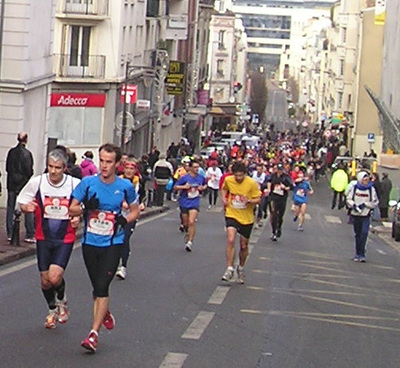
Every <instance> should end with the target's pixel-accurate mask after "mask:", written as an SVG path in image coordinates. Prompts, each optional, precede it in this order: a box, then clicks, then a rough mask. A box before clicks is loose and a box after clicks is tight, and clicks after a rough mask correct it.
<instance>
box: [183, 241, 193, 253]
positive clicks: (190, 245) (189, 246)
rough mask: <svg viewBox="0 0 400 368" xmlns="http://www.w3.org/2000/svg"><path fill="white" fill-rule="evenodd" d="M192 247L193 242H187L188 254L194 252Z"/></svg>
mask: <svg viewBox="0 0 400 368" xmlns="http://www.w3.org/2000/svg"><path fill="white" fill-rule="evenodd" d="M192 245H193V243H192V242H191V241H188V242H186V244H185V249H186V252H191V251H192Z"/></svg>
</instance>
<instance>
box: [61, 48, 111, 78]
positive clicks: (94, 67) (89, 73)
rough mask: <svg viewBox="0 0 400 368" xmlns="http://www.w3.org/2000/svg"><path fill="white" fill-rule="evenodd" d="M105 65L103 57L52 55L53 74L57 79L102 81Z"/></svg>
mask: <svg viewBox="0 0 400 368" xmlns="http://www.w3.org/2000/svg"><path fill="white" fill-rule="evenodd" d="M105 65H106V57H105V56H104V55H75V56H72V55H69V54H56V55H54V68H55V71H54V73H55V74H56V77H57V78H74V79H76V78H83V79H103V78H104V76H105Z"/></svg>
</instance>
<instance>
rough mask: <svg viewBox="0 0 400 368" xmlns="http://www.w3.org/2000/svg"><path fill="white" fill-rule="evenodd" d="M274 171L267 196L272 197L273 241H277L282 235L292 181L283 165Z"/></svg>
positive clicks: (277, 166) (268, 184)
mask: <svg viewBox="0 0 400 368" xmlns="http://www.w3.org/2000/svg"><path fill="white" fill-rule="evenodd" d="M274 171H275V172H274V173H273V174H272V175H271V176H270V177H269V178H268V182H267V192H266V195H267V196H268V195H270V213H271V216H270V217H271V226H272V236H271V239H272V240H273V241H277V238H280V236H281V235H282V223H283V215H284V214H285V210H286V200H287V197H288V192H289V190H290V189H291V188H292V181H291V180H290V177H289V176H288V175H287V174H285V172H284V168H283V165H282V164H277V165H276V166H275V167H274Z"/></svg>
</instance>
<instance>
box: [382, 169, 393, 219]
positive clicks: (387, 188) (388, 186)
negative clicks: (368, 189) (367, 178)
mask: <svg viewBox="0 0 400 368" xmlns="http://www.w3.org/2000/svg"><path fill="white" fill-rule="evenodd" d="M391 190H392V181H391V180H390V179H389V175H388V173H386V172H384V173H382V181H381V193H380V196H381V197H380V200H379V210H380V212H381V220H382V221H385V220H387V218H388V208H389V197H390V192H391Z"/></svg>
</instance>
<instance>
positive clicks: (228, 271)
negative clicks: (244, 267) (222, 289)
mask: <svg viewBox="0 0 400 368" xmlns="http://www.w3.org/2000/svg"><path fill="white" fill-rule="evenodd" d="M234 274H235V269H234V268H233V267H228V268H227V269H226V271H225V273H224V274H223V276H222V277H221V280H222V281H231V280H232V279H233V276H234Z"/></svg>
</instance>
